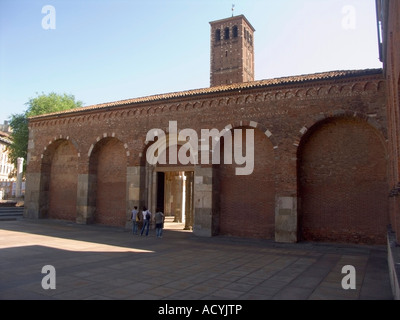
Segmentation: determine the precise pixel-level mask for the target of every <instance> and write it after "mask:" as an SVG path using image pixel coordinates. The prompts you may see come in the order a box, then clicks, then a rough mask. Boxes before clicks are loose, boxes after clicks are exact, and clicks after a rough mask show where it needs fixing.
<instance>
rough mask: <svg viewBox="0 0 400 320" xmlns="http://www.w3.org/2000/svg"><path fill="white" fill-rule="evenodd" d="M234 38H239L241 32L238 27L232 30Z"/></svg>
mask: <svg viewBox="0 0 400 320" xmlns="http://www.w3.org/2000/svg"><path fill="white" fill-rule="evenodd" d="M232 34H233V38H237V37H238V36H239V30H238V27H237V26H233V28H232Z"/></svg>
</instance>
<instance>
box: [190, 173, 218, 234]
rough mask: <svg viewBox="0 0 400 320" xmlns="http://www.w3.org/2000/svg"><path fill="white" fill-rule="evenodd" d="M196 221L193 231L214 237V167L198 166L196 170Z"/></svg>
mask: <svg viewBox="0 0 400 320" xmlns="http://www.w3.org/2000/svg"><path fill="white" fill-rule="evenodd" d="M194 208H195V209H194V210H195V211H194V223H193V233H194V234H195V235H197V236H202V237H212V236H213V235H214V232H213V210H214V209H215V208H214V199H213V168H212V167H211V166H210V167H204V168H202V167H200V166H196V167H195V170H194Z"/></svg>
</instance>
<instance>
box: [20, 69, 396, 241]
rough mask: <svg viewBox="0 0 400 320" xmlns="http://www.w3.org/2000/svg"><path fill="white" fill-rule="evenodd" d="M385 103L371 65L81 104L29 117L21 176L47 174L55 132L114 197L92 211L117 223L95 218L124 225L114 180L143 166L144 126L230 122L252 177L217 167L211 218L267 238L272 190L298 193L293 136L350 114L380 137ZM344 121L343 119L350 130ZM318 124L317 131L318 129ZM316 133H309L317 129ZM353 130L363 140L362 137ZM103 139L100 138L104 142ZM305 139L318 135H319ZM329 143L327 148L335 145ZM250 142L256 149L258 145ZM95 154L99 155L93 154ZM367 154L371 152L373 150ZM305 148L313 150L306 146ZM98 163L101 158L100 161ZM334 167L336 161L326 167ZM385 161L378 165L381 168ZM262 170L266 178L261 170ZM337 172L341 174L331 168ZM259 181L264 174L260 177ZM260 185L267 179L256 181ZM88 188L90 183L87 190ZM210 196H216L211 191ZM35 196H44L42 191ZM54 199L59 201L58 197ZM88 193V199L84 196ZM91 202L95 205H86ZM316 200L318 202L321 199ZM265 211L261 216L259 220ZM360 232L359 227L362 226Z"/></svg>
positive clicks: (230, 230) (121, 189)
mask: <svg viewBox="0 0 400 320" xmlns="http://www.w3.org/2000/svg"><path fill="white" fill-rule="evenodd" d="M150 100H151V99H150ZM385 102H386V95H385V80H384V77H383V75H381V74H379V72H376V71H375V72H372V73H370V74H368V73H366V74H363V73H360V75H358V76H346V77H344V78H339V79H328V80H313V81H307V82H299V83H296V82H288V83H286V84H284V85H271V86H267V87H257V86H254V87H253V86H252V85H251V86H249V87H248V88H245V87H243V88H240V90H233V91H229V90H228V91H221V92H220V91H218V92H212V93H201V94H200V93H199V94H194V95H191V94H190V93H188V94H187V95H182V96H180V97H170V98H168V99H160V100H155V101H145V102H139V103H126V104H122V103H121V104H120V105H116V106H109V107H108V106H107V107H102V108H98V109H93V110H92V109H86V110H81V111H80V112H75V113H72V114H70V115H59V116H48V117H43V118H41V119H35V120H32V121H31V122H30V131H31V140H32V142H31V144H30V145H32V146H34V147H32V148H31V149H30V150H29V162H28V167H27V172H28V174H30V173H32V174H36V173H40V172H45V171H46V170H44V169H43V168H44V166H45V164H46V163H47V162H48V163H51V159H48V160H46V161H47V162H46V163H45V161H44V160H45V159H47V157H45V158H42V156H43V154H46V152H47V151H46V150H49V149H50V148H52V146H53V145H54V144H55V142H54V141H56V140H57V139H59V138H60V137H63V139H66V140H69V141H70V142H71V143H72V144H73V145H74V147H75V149H76V151H77V152H78V154H79V157H78V160H77V161H78V169H77V174H88V173H90V174H91V177H92V176H93V181H95V180H96V179H95V176H96V175H97V181H103V182H104V183H105V185H104V191H101V188H102V186H100V191H99V193H101V194H103V196H100V200H98V201H100V202H101V201H104V202H105V201H106V200H105V196H107V197H108V201H115V202H114V205H109V203H100V204H99V207H100V208H103V209H101V210H100V214H101V215H104V217H107V214H111V213H110V212H111V210H116V211H117V212H115V213H113V214H112V215H115V216H116V217H118V218H116V219H121V220H119V221H120V222H118V223H117V222H113V221H110V222H109V221H108V220H107V219H108V218H107V219H106V218H104V219H105V220H102V221H103V222H101V223H105V224H109V223H113V224H114V223H115V224H118V225H123V223H122V219H123V218H122V217H124V215H125V212H126V210H127V209H126V207H125V206H126V198H125V196H126V194H125V192H126V191H125V190H126V185H125V180H123V178H122V172H124V173H125V179H126V168H127V167H128V166H129V167H131V166H139V165H142V166H145V164H146V150H147V148H148V145H149V144H147V145H146V143H145V140H146V134H147V132H148V131H149V130H151V129H153V128H160V129H162V130H163V131H164V132H165V133H167V129H168V122H169V121H172V120H175V121H177V123H178V130H181V129H185V128H191V129H194V130H196V132H197V133H198V135H199V138H200V132H201V129H212V128H216V129H218V130H222V129H223V128H225V127H226V126H228V127H229V125H231V126H232V127H233V128H238V127H243V126H246V127H250V128H253V127H254V128H255V132H256V141H257V143H256V145H257V150H258V151H257V153H256V165H255V169H254V170H255V174H253V175H252V176H250V177H236V176H230V174H231V173H230V172H229V170H233V169H234V168H224V169H222V171H221V172H220V173H221V176H222V177H225V178H226V179H225V178H224V180H223V181H222V186H221V188H222V189H221V190H222V191H221V194H222V195H227V196H228V197H229V199H228V198H225V199H228V200H224V199H222V198H221V210H219V209H220V208H215V212H218V211H220V215H218V218H219V219H218V220H219V221H221V226H220V230H221V232H222V233H225V234H235V235H243V236H249V237H254V236H256V237H263V238H273V231H272V230H273V219H272V218H271V217H273V212H274V203H275V198H274V197H275V195H276V196H277V197H293V198H296V197H297V196H298V192H299V189H298V182H297V172H296V168H297V157H298V153H297V151H298V146H299V144H300V142H301V141H302V140H303V138H304V137H305V132H307V131H309V132H311V131H312V130H310V129H311V128H313V126H314V125H315V124H316V123H321V121H322V120H323V119H330V118H335V117H339V118H340V117H343V116H348V117H350V118H357V119H358V118H362V119H363V120H360V121H363V126H361V125H359V122H357V121H356V122H355V125H356V128H355V129H354V130H356V129H358V130H361V132H364V131H366V132H367V133H368V132H371V131H369V129H368V130H367V128H374V129H371V130H372V131H373V130H376V132H379V135H381V136H382V137H384V138H387V131H386V130H387V122H386V109H385ZM344 123H345V122H338V125H340V126H342V125H343V124H344ZM367 123H368V125H367ZM350 124H351V123H349V124H348V125H349V126H351V125H350ZM364 125H365V126H364ZM318 128H320V129H321V127H318ZM328 128H329V130H331V129H332V130H333V128H335V126H332V125H331V124H330V125H329V126H328ZM347 128H348V126H344V127H343V129H345V130H347V131H348V129H347ZM321 130H322V129H321ZM347 131H346V132H347ZM315 132H316V134H317V133H318V132H319V131H318V130H317V131H315ZM321 132H322V133H323V132H325V131H324V130H322V131H321ZM357 132H358V131H357ZM349 134H352V135H353V136H354V139H355V141H356V142H357V141H358V142H357V143H359V144H360V145H362V144H363V143H366V144H367V145H369V142H368V141H367V142H366V141H362V143H361V142H360V141H361V140H360V139H361V138H359V137H358V134H356V133H354V132H353V131H351V130H350V131H349ZM361 136H364V137H365V135H364V133H363V134H362V135H361ZM366 136H367V137H368V138H367V140H369V139H372V138H371V137H372V136H373V135H372V134H369V135H368V134H367V135H366ZM104 137H108V138H106V139H104ZM110 137H115V138H110ZM267 137H268V138H267ZM311 137H312V138H313V137H314V138H315V137H318V134H317V135H316V136H311ZM108 139H111V140H112V139H115V140H118V141H120V142H119V143H117V144H116V145H115V146H113V147H111V146H112V145H111V144H110V145H107V144H103V142H104V141H107V140H108ZM326 139H327V138H326V136H324V135H323V139H321V141H322V142H321V143H328V142H329V141H330V140H329V139H328V140H326ZM310 141H312V140H310ZM327 141H328V142H327ZM335 141H336V140H335ZM371 141H375V140H371ZM329 143H331V145H335V143H334V142H329ZM258 146H263V147H261V148H258ZM343 147H346V146H343ZM385 147H386V146H385ZM103 148H104V150H103ZM100 150H102V151H104V154H101V153H100ZM305 150H307V144H305ZM346 150H347V149H346ZM378 151H379V152H380V153H379V154H378V155H377V156H378V157H379V159H381V157H385V156H386V155H387V154H386V150H385V148H383V147H382V148H381V149H379V150H378ZM97 153H99V155H98V156H97V157H96V156H95V155H96V154H97ZM371 153H373V152H372V151H371ZM310 154H311V155H313V153H312V152H311V153H310ZM314 154H315V152H314ZM348 155H353V154H348ZM96 159H98V160H99V164H97V162H96V161H97V160H96ZM339 160H340V159H339ZM271 161H274V164H275V167H274V166H272V165H271ZM340 161H344V160H343V159H342V160H340ZM349 161H351V159H350V160H349ZM101 163H104V166H103V165H102V164H101ZM89 164H90V165H89ZM106 164H109V165H110V167H111V168H115V171H119V172H121V175H119V173H118V172H116V174H115V177H118V181H116V182H115V183H116V184H115V185H114V186H113V187H111V186H112V185H113V183H114V182H113V180H112V179H113V178H114V177H112V176H108V174H107V169H106V167H107V165H106ZM328 164H329V163H328ZM328 164H327V165H328ZM114 166H115V167H114ZM333 166H337V165H335V164H333ZM384 167H385V168H386V164H384ZM90 168H91V169H90ZM93 168H94V169H93ZM102 168H104V170H103V169H102ZM272 168H274V169H272ZM367 169H368V168H367ZM113 170H114V169H113ZM271 170H274V171H271ZM363 170H364V169H363ZM144 171H145V170H143V172H144ZM340 172H344V171H340ZM265 173H267V176H265ZM269 174H271V176H268V175H269ZM321 174H322V175H323V174H324V172H323V171H322V172H321ZM323 177H324V176H323ZM337 177H340V176H339V174H338V175H337ZM380 178H381V179H383V181H381V180H378V181H377V183H378V184H379V185H380V190H379V192H377V193H376V194H373V195H371V198H373V199H381V193H380V192H385V197H386V201H387V196H388V194H389V190H390V188H389V186H388V184H385V183H387V181H386V180H385V178H384V177H380ZM263 179H266V181H264V180H263ZM45 180H46V179H42V181H41V183H43V184H45V183H46V181H45ZM145 180H146V177H145V176H142V177H141V182H140V183H141V184H140V185H141V190H140V196H141V199H140V201H142V202H147V198H146V197H145V195H146V192H145V190H144V189H145ZM337 180H340V179H339V178H338V179H337ZM229 181H230V183H229ZM263 182H265V183H266V184H263ZM384 182H385V183H384ZM368 183H369V182H368ZM215 185H217V183H215ZM235 185H236V186H239V187H240V189H238V188H234V186H235ZM272 185H274V189H272ZM243 186H246V188H243ZM256 186H257V187H256ZM321 186H322V187H323V188H325V186H326V185H325V184H322V185H321ZM263 188H265V190H264V189H263ZM93 189H94V188H92V187H90V191H92V190H93ZM376 189H378V188H376ZM43 190H44V192H42V193H43V194H44V195H45V193H46V190H45V189H43ZM225 190H226V191H225ZM237 190H241V191H243V192H238V191H237ZM249 190H250V191H249ZM271 190H273V191H271ZM329 190H330V189H329ZM374 190H375V189H374ZM381 190H383V191H381ZM306 194H307V193H305V192H302V197H303V198H307V196H305V195H306ZM326 194H329V192H326ZM216 195H217V196H218V193H216ZM28 197H29V190H28ZM43 197H44V198H45V196H43ZM57 197H62V195H58V196H57ZM91 197H92V198H93V195H92V194H91ZM118 197H120V198H119V199H118V200H113V199H117V198H118ZM311 197H312V196H311ZM339 198H340V195H339ZM237 199H238V200H237ZM323 199H327V198H323ZM379 201H380V200H379ZM89 202H90V203H91V204H92V203H93V202H92V201H89ZM271 203H273V205H272V204H271ZM332 203H334V204H335V205H337V206H338V207H340V203H339V202H338V201H336V202H329V205H326V206H331V205H332ZM146 204H147V203H146ZM147 205H149V204H147ZM322 205H325V204H324V203H322ZM361 205H362V204H361ZM93 206H94V205H93ZM238 206H239V207H240V206H242V208H243V207H245V208H247V209H248V208H250V209H251V210H250V209H249V210H248V211H249V212H256V213H255V214H254V216H252V215H250V218H249V219H247V220H246V219H244V222H243V221H241V222H239V223H236V221H235V219H232V221H235V222H234V223H232V222H231V219H230V216H229V215H230V214H231V213H230V212H231V211H235V207H238ZM116 208H118V209H116ZM260 208H261V209H260ZM259 209H260V210H259ZM40 210H41V209H40ZM102 210H103V211H102ZM122 212H124V213H122ZM258 215H261V216H258ZM265 217H267V218H266V220H265ZM239 219H241V218H239ZM250 219H252V220H250ZM270 219H272V220H270ZM271 221H272V223H271ZM259 225H261V226H259ZM246 228H247V229H246ZM360 232H365V230H361V231H360ZM385 233H386V232H384V234H385Z"/></svg>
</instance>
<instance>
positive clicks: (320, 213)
mask: <svg viewBox="0 0 400 320" xmlns="http://www.w3.org/2000/svg"><path fill="white" fill-rule="evenodd" d="M298 183H299V191H298V192H299V198H300V203H299V210H300V215H299V231H300V238H301V239H302V240H305V241H328V242H329V241H332V242H345V243H364V244H365V243H367V244H384V243H385V241H386V228H387V224H388V207H387V206H388V204H387V164H386V151H385V147H384V144H383V141H382V137H381V135H380V133H379V132H378V131H377V130H376V129H375V128H373V127H371V126H370V125H369V124H368V123H367V122H366V121H363V120H359V119H355V118H331V119H328V120H326V121H324V122H322V123H319V124H317V125H315V126H314V127H313V128H311V129H310V130H309V132H308V133H307V134H306V136H304V137H303V139H302V142H301V144H300V146H299V151H298Z"/></svg>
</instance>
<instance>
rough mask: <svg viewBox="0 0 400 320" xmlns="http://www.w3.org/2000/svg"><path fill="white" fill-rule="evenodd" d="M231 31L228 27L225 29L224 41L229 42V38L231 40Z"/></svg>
mask: <svg viewBox="0 0 400 320" xmlns="http://www.w3.org/2000/svg"><path fill="white" fill-rule="evenodd" d="M229 33H230V30H229V28H228V27H226V28H225V29H224V40H229V38H230V34H229Z"/></svg>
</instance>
